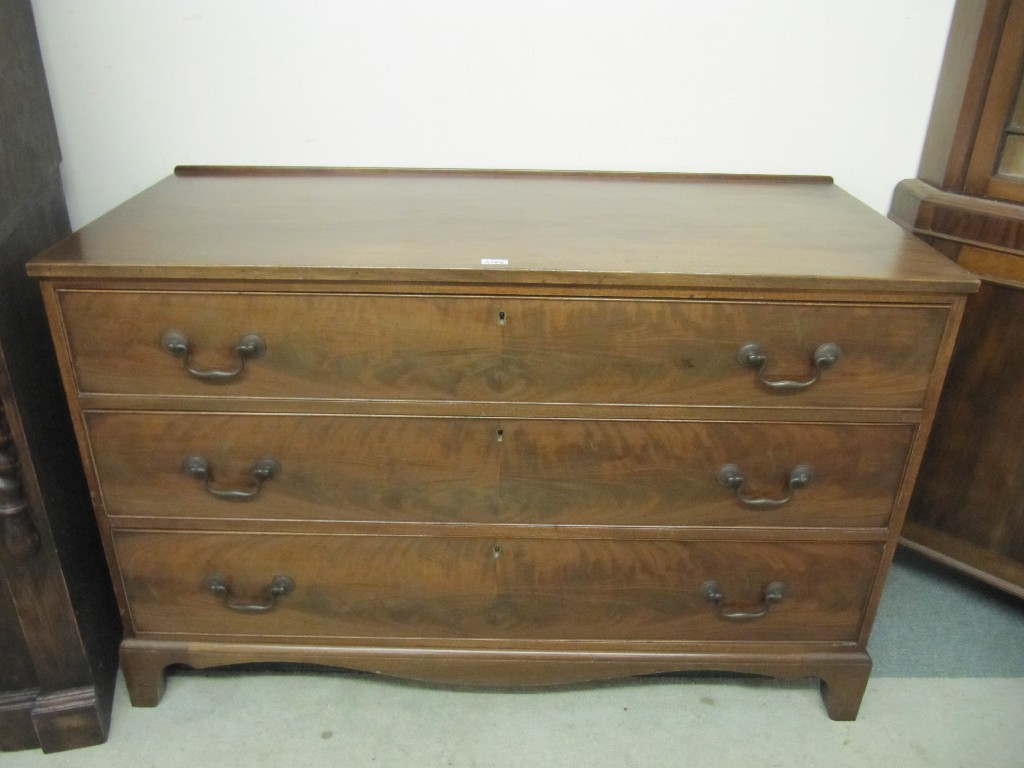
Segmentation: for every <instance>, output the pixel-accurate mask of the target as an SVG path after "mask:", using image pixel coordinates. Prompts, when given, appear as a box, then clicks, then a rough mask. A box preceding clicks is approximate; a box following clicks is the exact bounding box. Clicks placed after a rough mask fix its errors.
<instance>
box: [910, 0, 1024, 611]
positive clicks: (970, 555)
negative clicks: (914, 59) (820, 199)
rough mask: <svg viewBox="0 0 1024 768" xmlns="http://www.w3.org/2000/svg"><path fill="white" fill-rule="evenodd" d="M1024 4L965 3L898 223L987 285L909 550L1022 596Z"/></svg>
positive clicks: (928, 458) (936, 439)
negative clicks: (918, 167) (915, 177)
mask: <svg viewBox="0 0 1024 768" xmlns="http://www.w3.org/2000/svg"><path fill="white" fill-rule="evenodd" d="M1022 73H1024V2H1021V0H1013V2H1008V1H1007V0H998V1H992V2H978V1H975V2H961V3H959V4H958V5H957V9H956V13H955V15H954V20H953V26H952V29H951V32H950V41H949V45H948V48H947V52H946V59H945V62H944V65H943V70H942V74H941V78H940V83H939V89H938V93H937V96H936V100H935V108H934V111H933V114H932V120H931V124H930V127H929V130H928V136H927V142H926V145H925V150H924V154H923V156H922V160H921V168H920V171H919V176H920V178H918V179H911V180H908V181H904V182H901V183H900V185H899V186H898V187H897V188H896V192H895V195H894V198H893V204H892V210H891V212H890V216H891V218H893V219H894V220H896V221H897V222H899V223H900V224H902V225H903V226H904V227H906V228H907V229H909V230H911V231H912V232H914V233H915V234H917V235H918V236H919V237H921V238H922V239H923V240H925V241H926V242H928V243H930V244H931V245H933V246H934V247H936V248H937V249H939V250H941V251H942V252H943V253H945V254H946V255H947V256H949V257H950V258H951V259H952V260H954V261H956V262H958V263H959V264H960V265H962V266H964V267H966V268H968V269H970V270H971V271H973V272H974V273H975V274H977V275H978V277H980V278H981V280H982V287H981V290H980V291H979V292H978V294H977V295H975V296H972V297H971V299H970V300H969V302H968V304H967V309H966V313H965V316H964V323H963V328H962V330H961V334H960V340H959V341H958V342H957V346H956V353H955V355H954V359H953V362H952V365H951V367H950V373H949V380H948V383H947V384H946V391H945V393H944V394H943V396H942V400H941V402H940V405H939V410H938V415H937V417H936V422H935V430H934V434H933V436H932V438H931V442H930V444H929V446H928V450H927V452H926V455H925V459H924V464H923V466H922V469H921V478H920V482H919V483H918V487H917V490H916V492H915V494H914V497H913V500H912V502H911V505H910V511H909V513H908V516H907V522H906V524H905V525H904V528H903V541H904V543H905V544H907V545H908V546H910V547H912V548H914V549H916V550H918V551H921V552H923V553H925V554H927V555H929V556H931V557H933V558H936V559H938V560H940V561H942V562H944V563H946V564H949V565H952V566H954V567H956V568H958V569H960V570H963V571H965V572H967V573H969V574H972V575H974V576H976V577H977V578H979V579H981V580H983V581H985V582H987V583H989V584H992V585H995V586H997V587H999V588H1001V589H1004V590H1006V591H1007V592H1010V593H1012V594H1015V595H1017V596H1019V597H1024V443H1022V441H1021V435H1022V434H1024V407H1022V404H1024V356H1022V349H1024V76H1022Z"/></svg>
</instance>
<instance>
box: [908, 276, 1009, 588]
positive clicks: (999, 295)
mask: <svg viewBox="0 0 1024 768" xmlns="http://www.w3.org/2000/svg"><path fill="white" fill-rule="evenodd" d="M1022 345H1024V292H1021V291H1018V290H1015V289H1010V288H1002V287H998V286H993V285H987V284H986V285H984V286H982V289H981V291H980V292H979V293H978V294H977V295H976V296H974V297H972V299H971V300H970V301H969V303H968V311H967V312H966V314H965V320H964V323H963V327H962V330H961V336H960V340H959V346H958V352H957V355H956V357H955V358H954V360H953V363H952V365H951V366H950V374H949V378H948V380H947V383H946V390H945V393H944V396H943V399H942V403H941V405H940V408H939V413H938V415H937V419H936V427H935V432H934V437H933V443H932V445H931V446H930V450H929V451H928V452H927V453H926V455H925V460H924V463H923V464H922V468H921V472H922V482H921V483H920V485H919V486H918V488H917V491H916V493H915V496H914V500H913V502H912V505H911V509H910V513H909V519H910V520H912V521H914V522H915V523H918V524H919V525H922V526H925V527H929V528H934V529H936V530H938V531H942V532H944V533H946V534H948V535H950V536H953V537H954V538H957V539H960V540H962V541H964V542H968V543H970V544H973V545H975V546H977V547H979V548H981V549H983V550H985V551H988V552H990V553H993V554H995V555H997V556H999V557H1001V558H1005V559H1007V560H1008V561H1012V562H1016V563H1021V562H1024V479H1022V478H1024V464H1022V461H1024V459H1022V457H1021V455H1020V453H1019V452H1017V451H1013V450H1008V446H1012V445H1014V444H1015V443H1016V442H1017V440H1018V436H1019V435H1020V434H1021V431H1022V430H1024V417H1022V414H1021V409H1020V402H1021V398H1022V396H1024V353H1022ZM978 435H984V436H985V439H983V440H979V439H978ZM965 467H968V468H970V482H964V480H963V477H962V474H961V473H962V472H963V468H965ZM1021 586H1024V583H1022V585H1021Z"/></svg>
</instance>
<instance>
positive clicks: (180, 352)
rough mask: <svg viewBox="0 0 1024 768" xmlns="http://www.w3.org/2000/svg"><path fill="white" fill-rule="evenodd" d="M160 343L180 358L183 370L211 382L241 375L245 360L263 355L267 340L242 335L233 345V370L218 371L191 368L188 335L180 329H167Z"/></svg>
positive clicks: (251, 335) (252, 335) (255, 336)
mask: <svg viewBox="0 0 1024 768" xmlns="http://www.w3.org/2000/svg"><path fill="white" fill-rule="evenodd" d="M160 344H161V345H162V346H163V348H164V349H165V350H167V351H168V352H169V353H170V354H172V355H174V356H175V357H180V358H182V363H183V364H184V366H185V370H186V371H188V372H189V374H191V375H192V376H194V377H195V378H197V379H201V380H203V381H208V382H211V383H217V382H225V381H230V380H232V379H237V378H238V377H239V376H241V375H242V371H244V370H245V361H246V360H252V359H255V358H257V357H263V355H264V354H265V353H266V351H267V342H265V341H264V340H263V337H261V336H257V335H256V334H254V333H250V334H248V335H247V336H243V337H242V338H241V339H240V340H239V342H238V346H236V347H235V352H236V353H237V355H238V367H237V368H235V370H233V371H218V370H216V369H211V370H205V371H204V370H200V369H198V368H193V367H192V364H191V363H190V362H189V354H190V353H191V350H190V349H189V342H188V337H187V336H186V335H185V334H184V333H182V332H181V331H167V332H165V333H164V335H163V336H162V337H161V338H160Z"/></svg>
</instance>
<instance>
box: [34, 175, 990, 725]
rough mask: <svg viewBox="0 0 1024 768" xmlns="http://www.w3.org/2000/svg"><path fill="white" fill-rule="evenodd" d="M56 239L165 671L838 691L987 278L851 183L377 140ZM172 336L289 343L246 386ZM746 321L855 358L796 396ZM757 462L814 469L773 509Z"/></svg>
mask: <svg viewBox="0 0 1024 768" xmlns="http://www.w3.org/2000/svg"><path fill="white" fill-rule="evenodd" d="M481 260H491V262H492V263H486V262H482V261H481ZM506 261H507V264H506V263H504V262H506ZM31 269H32V271H33V273H34V274H36V275H38V276H41V277H43V278H44V285H43V288H44V295H45V296H46V298H47V302H48V303H47V306H48V309H49V311H50V319H51V323H52V329H53V334H54V339H55V341H56V342H57V345H58V348H59V349H58V354H59V356H60V359H61V363H62V368H63V376H64V383H65V388H66V391H67V393H68V397H69V399H70V400H71V401H72V402H73V403H74V404H75V418H76V424H77V427H78V438H79V441H80V445H81V447H82V450H83V456H84V458H85V461H86V464H87V466H88V468H89V470H90V473H91V482H92V489H93V492H94V494H95V497H96V499H97V500H98V502H99V508H98V511H99V513H100V520H101V525H102V530H103V533H104V536H105V541H106V544H107V546H108V557H109V558H110V565H111V569H112V571H113V573H114V574H115V576H116V579H117V589H118V591H119V595H120V599H121V606H122V609H123V611H124V613H125V616H126V617H127V618H128V621H129V625H128V628H127V629H128V632H127V636H126V638H125V641H124V642H123V643H122V661H123V664H124V669H125V677H126V680H127V681H128V685H129V688H130V693H131V696H132V700H133V702H134V703H136V704H140V705H152V704H155V703H156V702H157V701H158V700H159V696H160V692H161V690H162V685H163V676H164V670H165V668H166V667H167V665H168V664H174V663H184V664H192V665H195V666H210V665H216V664H232V663H240V662H246V661H260V660H274V661H304V662H310V663H324V664H334V665H341V666H351V667H353V668H356V669H368V670H371V671H378V672H383V673H387V674H397V675H401V676H406V677H411V678H414V679H420V680H431V681H441V682H461V683H469V684H480V683H500V684H506V685H522V684H531V685H532V684H553V683H558V682H567V681H579V680H592V679H601V678H605V677H609V676H614V675H620V674H643V673H653V672H662V671H675V670H685V669H690V670H694V669H721V670H734V671H743V672H755V673H762V674H771V675H780V676H800V675H810V676H815V677H819V678H821V679H822V681H823V693H824V696H825V701H826V705H827V707H828V710H829V713H830V716H832V717H836V718H852V717H854V716H855V715H856V712H857V707H858V706H859V703H860V699H861V696H862V694H863V692H864V685H865V683H866V680H867V675H868V672H869V670H870V660H869V659H868V657H867V654H866V653H865V647H866V643H867V634H868V630H869V628H870V623H871V618H872V616H873V614H874V611H875V608H876V606H877V603H878V600H879V598H880V595H881V589H882V584H883V582H884V575H885V570H886V568H887V566H888V562H889V559H890V558H891V556H892V552H893V549H894V547H895V542H896V536H895V534H896V531H895V526H897V525H898V524H899V522H900V521H901V520H902V516H903V512H904V510H905V507H906V503H907V501H908V499H909V488H910V485H911V484H912V482H913V478H914V477H915V474H916V471H917V466H918V463H919V461H920V453H921V443H922V440H923V439H924V436H926V435H927V432H928V425H929V422H930V419H931V415H932V412H933V409H934V407H935V403H936V400H937V397H938V391H939V388H940V384H941V378H942V374H943V372H944V368H945V366H946V364H947V362H948V356H949V354H950V350H951V346H952V337H953V334H955V331H956V326H957V321H958V318H959V314H960V312H961V310H962V306H963V301H962V294H963V293H964V292H968V291H970V290H972V289H973V288H974V287H975V286H976V280H974V279H973V278H971V277H970V276H968V275H967V274H966V273H965V272H963V271H962V270H960V269H959V268H958V267H956V266H955V265H953V264H951V263H949V262H948V261H947V260H944V259H942V258H940V257H938V256H936V254H934V253H932V252H931V251H929V250H928V249H927V248H926V247H924V246H923V245H921V244H920V243H918V242H916V241H915V240H914V239H913V238H910V237H909V236H907V235H905V234H903V233H900V232H899V231H898V228H896V227H895V226H894V225H892V224H890V223H887V222H885V221H884V219H882V218H881V217H878V216H875V215H874V214H871V212H870V211H867V210H866V209H865V208H864V207H863V206H861V205H859V204H857V203H854V202H853V201H851V200H850V198H848V197H847V196H846V195H845V193H842V192H841V191H839V190H837V189H835V187H833V186H832V185H831V184H829V183H827V182H825V181H822V180H816V181H809V180H806V179H803V180H797V179H759V180H753V179H726V178H693V177H690V178H682V177H671V178H668V177H647V176H641V177H633V176H631V175H626V176H623V175H601V174H557V173H556V174H538V173H504V172H449V173H444V172H417V171H407V170H403V171H378V170H367V169H363V170H358V169H357V170H338V169H327V170H312V171H308V172H306V171H302V170H298V169H285V170H281V169H244V170H228V169H189V170H186V171H182V172H181V173H180V174H179V175H177V176H176V177H175V178H172V179H169V180H167V181H165V182H163V183H161V184H159V185H157V186H156V187H154V188H153V189H151V190H148V191H146V192H144V193H143V194H142V195H140V196H138V197H137V198H135V199H133V200H132V201H129V202H128V203H127V204H125V205H124V206H122V207H120V208H119V209H117V210H115V211H113V212H111V213H110V214H109V215H108V216H105V217H103V218H102V219H101V220H99V221H97V222H95V223H94V224H93V225H90V226H89V227H87V228H86V229H85V230H84V231H83V232H80V233H78V235H76V236H75V237H74V238H72V239H70V240H68V241H66V242H65V243H64V244H62V245H61V246H59V247H57V248H56V249H54V250H51V251H50V252H49V253H47V254H45V255H44V256H42V257H41V258H39V259H37V260H36V261H35V262H34V264H33V266H32V267H31ZM126 318H131V322H125V320H126ZM169 330H174V331H178V332H180V333H181V334H182V335H183V336H185V337H187V339H188V345H189V348H190V356H189V362H190V364H191V365H193V366H195V367H196V368H198V369H219V370H230V369H232V368H235V367H236V366H237V364H238V360H237V359H236V353H235V352H234V351H233V350H234V348H235V346H236V345H237V344H238V343H239V340H240V338H241V337H242V336H243V335H245V334H250V333H259V334H261V335H262V336H263V337H264V338H265V340H266V343H267V350H266V353H265V354H264V355H263V356H261V357H259V358H257V359H253V360H250V361H248V362H247V363H246V366H245V370H244V372H243V373H240V374H239V375H238V376H235V377H233V379H232V380H231V381H230V382H224V383H221V384H219V385H210V384H209V383H207V382H202V381H197V380H196V379H195V378H194V376H193V375H191V374H189V373H188V372H187V371H186V369H185V367H184V365H183V361H182V359H181V358H180V357H175V356H172V355H170V354H168V353H167V352H166V351H165V350H164V349H162V348H161V343H160V340H161V337H162V336H163V335H164V334H165V332H166V331H169ZM748 342H756V343H757V344H759V345H761V347H762V349H763V351H764V353H765V354H766V356H767V363H766V366H765V370H764V372H763V375H764V376H765V377H766V378H767V379H768V380H769V381H777V380H779V379H793V380H806V379H809V378H811V377H812V375H813V362H812V356H813V354H814V351H815V349H816V348H817V347H818V346H819V345H822V344H825V343H826V342H832V343H834V344H838V345H839V346H840V347H841V349H842V356H841V358H840V360H839V362H838V364H836V365H835V366H833V367H830V368H828V369H827V370H825V371H824V372H823V373H822V374H821V377H820V380H818V381H816V382H815V383H814V384H813V385H811V386H809V387H807V388H804V389H802V390H800V391H797V392H792V393H789V394H779V393H777V392H773V391H770V387H768V386H767V385H766V384H765V383H764V382H759V381H758V375H759V374H758V372H756V371H755V370H753V369H751V368H747V367H744V366H743V365H742V364H741V363H740V362H739V361H738V359H737V353H738V351H739V349H740V347H741V346H742V345H744V344H746V343H748ZM193 454H198V455H202V456H203V457H204V460H205V461H206V462H207V466H208V467H209V468H210V469H209V471H210V472H212V475H213V479H210V478H209V477H207V478H206V480H209V482H210V483H211V488H210V489H207V488H204V482H205V480H204V479H202V478H197V477H190V476H186V475H185V473H184V471H183V459H184V458H185V457H186V456H188V455H193ZM266 456H269V457H272V458H274V459H276V460H277V461H278V462H280V465H281V472H280V474H278V475H277V476H274V477H273V478H270V479H268V480H266V481H263V483H262V485H261V486H260V489H261V490H260V492H259V494H258V495H257V496H255V497H254V498H253V499H251V500H249V501H245V502H227V501H224V500H223V499H219V498H215V497H214V495H211V493H210V490H213V491H223V490H226V489H234V490H241V491H244V490H246V489H247V488H251V489H255V484H254V481H251V480H250V479H249V473H250V472H251V471H252V467H253V466H254V463H255V462H256V461H257V460H259V459H261V458H263V457H266ZM724 464H736V465H738V466H739V467H740V468H741V471H742V473H743V474H744V476H745V478H746V481H745V484H744V487H743V493H744V494H746V495H747V496H748V497H767V498H774V499H777V498H780V497H781V496H782V495H783V494H785V493H787V477H788V473H789V472H790V471H791V470H793V469H794V467H795V466H797V465H798V464H810V465H812V467H813V470H814V473H815V475H814V478H813V480H812V481H811V482H810V483H809V484H808V485H807V487H804V488H800V489H797V490H796V492H795V495H794V496H793V498H792V499H790V500H789V501H788V502H787V503H786V504H785V505H783V506H780V507H779V508H777V509H773V510H769V511H766V510H755V509H751V508H750V507H748V506H745V505H743V504H742V503H741V501H740V500H739V499H738V498H737V495H736V491H735V489H732V488H727V487H724V486H723V485H722V484H721V483H720V482H719V480H718V472H719V470H720V469H721V467H722V465H724ZM211 574H219V576H218V577H217V578H216V579H215V580H214V582H213V584H214V590H212V591H211V590H210V589H209V588H208V587H207V586H205V585H204V582H205V581H206V579H207V577H209V576H210V575H211ZM283 575H287V576H289V577H290V578H292V579H294V581H295V584H296V586H295V589H294V590H291V591H288V590H287V589H286V590H285V592H284V593H283V594H280V595H278V596H276V597H274V601H273V605H272V607H271V605H270V603H269V602H267V601H269V600H270V593H269V592H268V591H267V590H268V589H269V586H270V584H271V583H273V580H274V579H275V577H278V576H283ZM711 579H713V580H715V581H716V582H717V583H718V586H719V588H720V590H721V592H722V593H723V595H724V596H723V597H722V598H721V603H722V605H724V606H725V608H726V609H729V610H739V611H746V612H752V613H760V612H761V609H762V608H764V607H765V600H766V595H767V594H768V589H769V585H770V584H771V583H772V582H774V581H782V582H784V583H785V584H786V585H787V586H786V587H785V589H784V590H783V592H784V594H783V597H782V599H781V601H779V602H777V603H775V602H773V603H772V604H771V605H770V607H769V608H768V610H767V611H766V612H765V613H764V615H762V616H760V617H759V618H749V619H748V620H744V621H732V620H729V619H727V618H725V617H723V616H722V615H721V614H720V612H719V607H718V606H716V605H715V604H714V603H713V602H709V601H708V600H707V599H706V597H702V595H701V592H700V588H701V586H702V585H703V584H704V582H705V581H707V580H711ZM218 585H220V586H218ZM229 603H230V604H232V605H235V606H236V607H244V605H245V604H246V603H249V604H250V607H252V606H255V607H259V606H260V605H264V606H265V607H268V608H271V609H270V610H267V611H259V612H258V615H257V613H253V612H248V611H247V612H239V611H237V610H233V609H232V608H231V607H230V605H229Z"/></svg>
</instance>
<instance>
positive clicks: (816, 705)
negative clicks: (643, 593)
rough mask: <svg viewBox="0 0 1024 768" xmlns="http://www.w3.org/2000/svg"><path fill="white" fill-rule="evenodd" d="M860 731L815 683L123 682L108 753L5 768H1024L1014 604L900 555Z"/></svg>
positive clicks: (875, 646)
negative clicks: (148, 700)
mask: <svg viewBox="0 0 1024 768" xmlns="http://www.w3.org/2000/svg"><path fill="white" fill-rule="evenodd" d="M870 650H871V652H872V656H873V657H874V660H875V673H874V675H873V676H872V679H871V681H870V683H869V684H868V690H867V694H866V695H865V697H864V703H863V705H862V708H861V711H860V716H859V718H858V720H857V721H856V722H853V723H836V722H831V721H829V719H828V718H827V717H826V715H825V712H824V708H823V707H822V704H821V700H820V697H819V696H818V692H817V684H816V683H815V682H811V681H808V682H796V683H779V682H776V681H772V680H765V679H760V678H757V679H754V678H735V677H709V676H689V677H676V676H670V677H661V678H650V679H644V680H633V681H620V682H615V683H608V684H601V685H592V686H581V687H575V688H561V689H556V690H549V691H543V692H536V691H534V692H528V693H508V692H492V691H454V692H453V691H451V690H448V689H441V688H436V687H430V686H423V685H416V684H407V683H401V682H396V681H392V680H384V679H380V678H376V677H373V676H371V675H357V674H345V673H337V672H330V673H326V674H321V673H318V672H317V671H311V670H308V669H304V670H301V671H298V672H290V673H289V672H273V673H268V672H261V673H248V674H239V673H232V672H214V673H194V672H184V671H182V672H176V673H172V675H171V676H170V679H169V681H168V688H167V693H166V695H165V697H164V699H163V702H162V703H161V704H160V706H158V707H156V708H155V709H132V708H131V707H130V706H129V704H128V697H127V694H126V692H125V690H124V686H123V683H122V684H120V685H119V689H118V696H117V699H116V701H115V703H114V716H113V725H112V732H111V735H110V739H109V741H108V743H107V744H105V745H102V746H99V747H91V748H88V749H84V750H77V751H74V752H66V753H60V754H53V755H43V754H41V753H39V752H19V753H13V754H7V755H4V757H3V765H4V766H5V768H29V767H30V766H46V768H64V767H65V766H74V768H92V767H93V766H96V768H100V767H101V766H102V767H103V768H116V767H117V766H121V765H125V766H127V765H132V766H140V765H142V766H160V767H161V768H162V767H164V766H166V767H167V768H178V767H179V766H180V767H181V768H186V767H187V768H195V767H196V766H218V767H220V766H236V765H237V766H246V768H254V767H259V766H279V765H287V766H289V767H290V768H298V766H321V765H345V766H374V767H376V766H381V767H382V768H383V767H384V766H395V767H396V768H397V767H399V766H401V768H408V767H410V766H431V767H432V766H466V767H468V766H481V767H488V766H495V767H496V768H498V767H502V766H561V765H565V766H570V765H586V766H594V767H596V768H602V767H603V766H608V768H612V767H613V766H614V768H624V767H626V766H644V767H645V768H647V767H649V766H662V765H664V766H680V765H700V766H712V767H714V766H723V767H725V766H728V767H729V768H742V767H743V766H759V767H762V768H769V767H770V766H780V768H781V767H783V766H784V767H785V768H795V767H798V766H822V765H829V766H834V768H842V767H843V766H851V767H852V766H881V765H899V766H905V767H907V768H910V767H912V766H921V767H922V768H924V767H926V766H927V768H936V767H938V768H945V767H946V766H950V767H953V766H957V767H959V766H963V767H964V768H973V767H974V766H985V767H986V768H1004V767H1005V768H1019V766H1020V765H1021V755H1022V754H1024V730H1022V729H1021V728H1020V713H1021V712H1024V602H1021V601H1018V600H1015V599H1013V598H1008V597H1006V596H1003V595H1002V594H1001V593H998V592H996V591H994V590H990V589H988V588H986V587H982V586H979V585H977V584H975V583H974V582H972V581H970V580H968V579H964V578H962V577H960V576H958V575H956V574H953V573H951V572H949V571H947V570H945V569H942V568H939V567H937V566H934V565H932V564H931V563H929V562H928V561H926V560H924V559H923V558H920V557H919V556H917V555H914V554H912V553H908V552H902V553H901V554H900V555H899V556H898V558H897V560H896V563H895V565H894V569H893V572H892V575H891V578H890V581H889V584H888V586H887V588H886V595H885V599H884V600H883V603H882V609H881V612H880V615H879V618H878V622H877V624H876V629H875V632H874V635H873V636H872V643H871V648H870Z"/></svg>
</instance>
